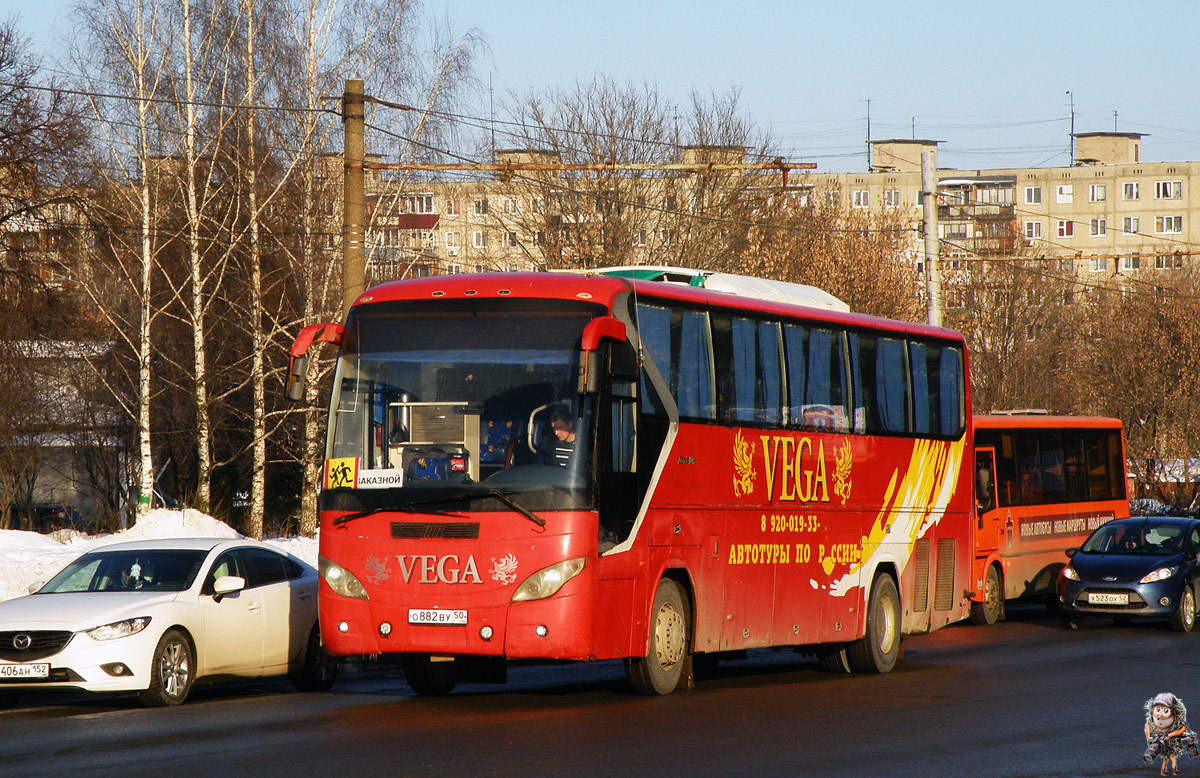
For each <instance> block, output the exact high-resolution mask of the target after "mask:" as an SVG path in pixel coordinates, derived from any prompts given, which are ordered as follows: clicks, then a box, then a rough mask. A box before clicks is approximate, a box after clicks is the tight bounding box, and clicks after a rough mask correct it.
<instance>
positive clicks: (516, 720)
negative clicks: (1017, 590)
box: [0, 608, 1200, 778]
mask: <svg viewBox="0 0 1200 778" xmlns="http://www.w3.org/2000/svg"><path fill="white" fill-rule="evenodd" d="M1163 691H1171V692H1174V693H1175V694H1177V695H1178V696H1180V697H1181V698H1182V699H1183V701H1184V702H1185V703H1189V702H1191V703H1193V704H1194V705H1195V707H1196V710H1197V711H1200V634H1192V635H1181V634H1177V633H1173V632H1170V631H1169V630H1168V629H1167V628H1165V627H1164V626H1157V625H1131V626H1115V625H1112V624H1111V623H1110V622H1107V621H1095V622H1085V623H1084V624H1083V625H1082V626H1081V628H1080V629H1078V630H1071V629H1068V628H1066V627H1065V626H1064V625H1063V624H1062V623H1061V622H1059V621H1058V620H1057V619H1054V618H1050V617H1047V616H1045V615H1044V612H1043V611H1041V610H1039V609H1036V608H1034V609H1018V610H1017V612H1016V613H1014V614H1013V618H1012V619H1010V620H1009V621H1007V622H1004V623H1001V624H997V625H995V626H993V627H974V626H967V625H962V626H952V627H948V628H946V629H943V630H940V631H938V632H935V633H933V634H931V635H922V636H915V637H910V638H908V639H907V640H906V642H905V644H904V656H903V658H902V660H901V663H900V665H899V666H898V667H897V669H896V670H895V671H893V672H892V673H890V674H888V675H882V676H838V675H830V674H828V673H824V672H822V671H821V670H820V669H819V668H818V667H817V665H816V662H815V661H814V660H812V659H811V658H808V657H801V656H798V655H796V654H793V653H791V652H766V651H764V652H756V653H752V654H751V656H750V658H749V659H748V660H745V661H736V662H729V663H722V664H721V665H720V666H719V667H718V668H717V671H716V673H715V676H714V677H713V678H711V679H710V680H705V681H701V682H700V683H698V684H697V687H696V689H695V691H692V692H687V693H677V694H674V695H671V696H668V697H660V698H651V697H639V696H636V695H633V694H632V693H631V692H630V691H629V690H628V688H627V686H626V685H625V681H624V677H623V674H622V671H621V667H620V664H619V663H614V662H603V663H594V664H578V665H566V666H557V667H520V668H514V669H513V671H512V672H511V673H510V680H509V683H508V684H507V685H505V686H464V687H460V688H459V690H457V691H456V692H455V693H454V694H453V695H451V696H449V697H445V698H438V699H432V698H418V697H415V696H413V694H412V692H411V691H410V690H409V689H408V686H407V685H406V684H405V683H404V681H403V676H402V675H401V674H400V673H399V672H398V671H395V670H393V669H392V668H390V667H388V666H379V665H371V666H367V667H365V668H363V669H361V670H360V669H358V668H354V670H353V671H352V672H349V673H347V674H346V675H345V676H344V678H343V680H341V681H339V683H338V685H336V686H335V687H334V689H333V690H332V691H331V692H328V693H325V694H299V693H296V692H293V691H291V690H290V687H289V686H288V685H287V684H286V682H282V681H264V682H261V683H249V684H241V685H236V686H222V687H208V688H197V689H196V690H195V691H194V692H193V696H192V698H191V699H189V701H188V703H187V704H186V705H184V706H182V707H180V708H173V709H167V710H143V709H141V708H139V707H138V706H137V705H136V703H135V702H134V701H133V700H131V699H111V698H107V699H93V698H81V697H79V696H71V695H55V696H53V697H42V698H31V699H29V700H28V701H27V702H25V704H24V705H23V707H20V708H17V709H14V710H10V711H4V712H0V765H3V772H4V773H5V774H7V775H12V776H21V778H28V777H31V776H37V775H89V776H108V775H113V776H118V775H119V776H126V775H137V776H156V777H157V776H188V775H197V776H200V775H203V776H208V777H211V776H221V777H222V778H225V777H226V776H241V775H246V776H251V775H252V776H260V775H261V776H292V775H313V776H468V775H469V776H535V775H536V776H557V775H562V776H572V777H574V776H626V775H628V776H650V775H652V776H656V778H657V777H659V776H755V778H763V777H766V776H889V777H902V776H955V777H956V778H964V777H974V776H979V777H981V778H982V777H985V776H1121V775H1131V776H1147V777H1148V776H1152V775H1157V774H1158V769H1157V765H1156V766H1154V767H1153V768H1150V767H1144V766H1142V765H1141V755H1142V752H1143V751H1144V749H1145V742H1144V738H1143V735H1142V723H1143V720H1144V718H1143V717H1144V713H1143V710H1142V706H1143V704H1144V703H1145V701H1146V700H1147V699H1149V698H1151V697H1153V696H1154V695H1155V694H1157V693H1159V692H1163ZM1196 716H1197V717H1200V713H1197V714H1196ZM1198 726H1200V725H1198ZM1180 772H1181V774H1182V775H1185V776H1186V775H1193V776H1197V775H1200V759H1196V760H1188V759H1186V758H1185V759H1182V760H1181V761H1180Z"/></svg>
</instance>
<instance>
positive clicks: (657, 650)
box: [625, 578, 692, 694]
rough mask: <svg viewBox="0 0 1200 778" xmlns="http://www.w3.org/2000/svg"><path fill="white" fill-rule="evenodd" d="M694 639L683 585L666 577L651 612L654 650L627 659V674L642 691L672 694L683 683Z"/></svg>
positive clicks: (639, 690)
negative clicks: (641, 655) (690, 647)
mask: <svg viewBox="0 0 1200 778" xmlns="http://www.w3.org/2000/svg"><path fill="white" fill-rule="evenodd" d="M691 642H692V635H691V619H690V618H689V612H688V608H687V598H686V597H685V595H684V592H683V588H682V587H681V586H680V585H679V584H678V583H676V582H675V581H672V580H671V579H670V578H664V579H662V580H661V581H659V583H658V591H657V592H656V593H655V595H654V607H653V609H652V610H651V613H650V650H649V651H648V652H647V654H646V656H644V657H634V658H631V659H626V660H625V674H626V675H627V676H628V677H629V682H630V684H632V685H633V688H634V691H636V692H638V693H639V694H670V693H671V692H673V691H674V690H675V688H676V687H677V686H678V685H679V681H680V678H681V677H682V675H683V668H684V663H685V662H686V660H687V657H688V649H689V646H690V645H691Z"/></svg>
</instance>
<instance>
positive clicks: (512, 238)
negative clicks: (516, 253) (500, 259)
mask: <svg viewBox="0 0 1200 778" xmlns="http://www.w3.org/2000/svg"><path fill="white" fill-rule="evenodd" d="M500 245H501V246H503V247H504V248H506V249H510V248H512V247H513V246H515V245H517V233H515V232H509V231H505V232H502V233H500Z"/></svg>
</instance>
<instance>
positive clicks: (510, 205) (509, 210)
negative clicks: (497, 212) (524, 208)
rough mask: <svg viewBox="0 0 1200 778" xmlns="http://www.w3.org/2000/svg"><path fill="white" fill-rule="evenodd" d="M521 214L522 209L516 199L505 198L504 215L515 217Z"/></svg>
mask: <svg viewBox="0 0 1200 778" xmlns="http://www.w3.org/2000/svg"><path fill="white" fill-rule="evenodd" d="M520 212H521V209H520V208H519V207H518V206H517V200H516V198H513V197H505V198H504V213H505V214H507V215H509V216H513V215H515V214H518V213H520Z"/></svg>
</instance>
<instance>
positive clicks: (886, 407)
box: [850, 333, 912, 433]
mask: <svg viewBox="0 0 1200 778" xmlns="http://www.w3.org/2000/svg"><path fill="white" fill-rule="evenodd" d="M850 344H851V345H850V349H851V354H852V355H853V356H854V368H855V370H854V406H855V429H857V430H860V431H866V432H868V433H880V432H898V433H904V432H911V431H912V421H911V418H912V417H911V412H910V392H909V389H910V383H909V375H908V359H907V357H906V355H905V351H906V348H905V342H904V341H903V340H898V339H896V338H886V337H879V336H876V335H872V334H867V333H855V334H851V335H850ZM860 419H861V421H862V426H860V425H859V421H860Z"/></svg>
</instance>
